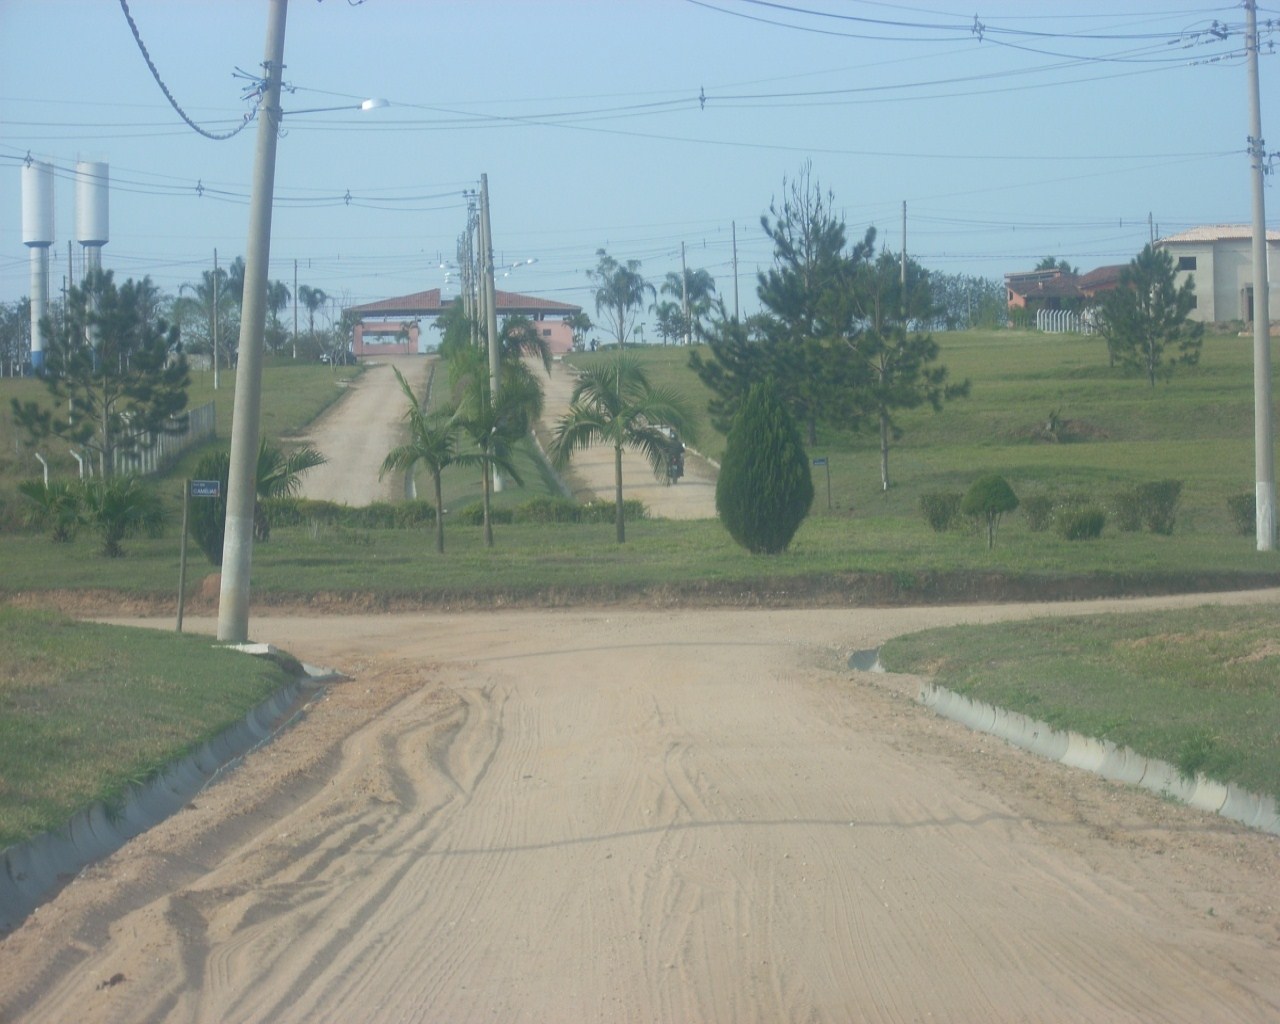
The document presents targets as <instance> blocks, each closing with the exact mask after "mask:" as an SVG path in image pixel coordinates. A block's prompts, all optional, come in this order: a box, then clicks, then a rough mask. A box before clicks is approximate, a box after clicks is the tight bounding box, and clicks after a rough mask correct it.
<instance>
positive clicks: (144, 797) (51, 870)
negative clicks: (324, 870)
mask: <svg viewBox="0 0 1280 1024" xmlns="http://www.w3.org/2000/svg"><path fill="white" fill-rule="evenodd" d="M268 650H270V649H269V648H262V647H258V646H254V647H253V648H252V650H251V653H266V651H268ZM303 669H304V670H305V671H306V673H307V674H306V675H305V676H304V677H302V678H300V679H296V680H294V681H293V682H292V683H289V684H287V685H286V686H282V687H280V689H278V690H276V692H275V693H273V694H272V695H271V696H270V697H268V698H267V699H266V700H264V701H263V702H262V703H261V704H259V705H258V706H257V707H254V708H252V709H251V710H250V711H249V713H248V714H246V715H245V717H244V718H243V719H241V720H240V721H238V722H236V723H235V724H234V725H232V726H231V727H230V728H228V729H226V730H224V731H223V732H222V733H220V734H219V735H217V736H215V737H214V738H213V739H211V740H209V741H208V742H206V743H203V744H201V745H200V747H199V748H198V749H196V750H195V751H193V752H192V753H190V754H188V755H187V756H185V757H183V758H180V759H179V760H178V761H175V762H174V763H173V764H171V765H168V766H167V767H165V768H164V769H162V770H161V771H160V772H159V774H157V775H155V776H154V777H152V778H151V779H150V780H148V781H147V782H146V783H144V784H142V785H139V786H134V787H132V788H131V789H130V791H129V792H128V793H127V794H126V795H125V797H124V803H123V806H122V807H121V808H120V810H119V811H118V812H116V813H114V814H113V813H111V812H109V811H108V809H107V808H106V807H105V806H104V805H103V804H101V803H95V804H93V805H92V806H91V807H87V808H85V809H84V810H81V811H77V812H76V813H75V814H74V815H72V817H71V820H70V821H69V822H67V824H66V825H64V826H62V827H61V828H59V829H55V830H54V831H52V832H45V833H43V834H42V835H38V836H35V837H34V838H32V839H30V840H28V841H27V842H25V843H18V844H16V845H14V846H11V847H9V848H8V849H6V850H4V851H0V932H2V931H10V930H12V929H13V928H16V927H17V926H18V925H19V924H21V923H22V920H23V919H24V918H25V917H26V916H27V915H28V914H30V913H31V911H33V910H34V909H35V908H36V907H37V906H39V905H40V904H41V903H42V902H44V901H45V900H46V899H47V898H49V897H50V896H52V895H53V894H54V893H56V892H57V891H58V890H59V889H61V888H62V886H63V885H64V884H65V883H67V882H69V881H70V880H71V879H72V878H74V877H75V876H76V875H77V874H78V873H79V872H80V871H81V870H82V869H83V868H84V867H85V866H86V865H88V864H91V863H93V862H94V861H96V860H100V859H101V858H103V857H106V856H108V855H109V854H112V853H114V852H115V851H116V850H118V849H120V847H122V846H124V844H125V843H126V842H128V841H129V840H130V839H132V838H133V837H134V836H137V835H140V834H141V833H143V832H145V831H146V830H147V829H149V828H151V827H152V826H154V825H158V824H159V823H160V822H162V821H163V820H164V819H165V818H167V817H169V815H171V814H173V813H174V812H175V811H177V810H179V809H181V808H182V807H185V806H186V805H187V803H189V802H190V800H191V798H192V797H193V796H195V795H196V794H197V793H199V792H200V790H202V789H203V788H204V787H205V786H207V785H209V784H210V783H212V782H213V781H215V780H216V779H217V778H218V776H220V775H221V774H222V773H223V772H224V771H226V769H227V768H228V767H229V766H231V765H232V764H234V763H235V762H237V761H239V760H240V758H242V757H243V756H244V755H245V754H247V753H249V752H250V751H251V750H254V749H255V748H257V747H259V746H261V745H263V744H264V743H267V742H269V741H270V740H271V739H272V738H273V737H274V736H275V734H276V733H278V732H280V731H281V730H282V729H284V728H285V727H287V726H288V725H290V724H291V723H292V722H293V721H294V719H295V718H297V716H298V715H299V714H300V713H301V711H300V709H299V703H300V702H301V701H302V700H303V698H304V697H305V696H306V695H307V694H308V693H309V692H310V691H311V690H312V689H314V688H315V687H316V686H317V685H319V684H320V683H323V682H326V681H329V680H333V679H337V678H341V677H340V676H339V675H338V674H337V673H335V672H333V671H332V670H330V669H323V668H318V667H316V666H313V665H305V664H304V665H303Z"/></svg>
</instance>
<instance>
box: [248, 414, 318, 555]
mask: <svg viewBox="0 0 1280 1024" xmlns="http://www.w3.org/2000/svg"><path fill="white" fill-rule="evenodd" d="M327 461H328V460H327V459H326V458H325V457H324V456H323V455H322V454H320V452H319V450H318V449H316V448H313V447H312V446H311V445H309V444H308V445H303V446H302V447H301V448H295V449H294V450H293V451H291V452H289V453H288V454H286V453H285V452H284V451H283V450H282V449H280V448H277V447H275V446H274V445H270V444H267V442H266V440H265V439H264V440H263V441H262V442H261V444H259V446H258V471H257V477H256V495H255V497H254V502H253V538H254V540H257V541H264V542H265V541H267V540H269V539H270V538H271V517H270V515H269V514H268V513H267V510H266V507H265V505H264V501H265V499H267V498H283V497H288V496H290V495H294V494H297V493H298V490H299V488H301V487H302V474H303V473H305V472H306V471H307V470H308V469H311V468H313V467H315V466H321V465H324V463H325V462H327Z"/></svg>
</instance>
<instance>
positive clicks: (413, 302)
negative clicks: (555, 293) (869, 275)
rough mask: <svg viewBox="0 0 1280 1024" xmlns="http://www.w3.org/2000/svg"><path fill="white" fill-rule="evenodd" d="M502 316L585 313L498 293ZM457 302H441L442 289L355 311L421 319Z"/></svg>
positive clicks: (546, 301)
mask: <svg viewBox="0 0 1280 1024" xmlns="http://www.w3.org/2000/svg"><path fill="white" fill-rule="evenodd" d="M494 298H495V299H496V302H497V306H498V312H499V313H521V314H526V315H533V314H537V313H553V314H557V315H561V316H569V315H571V314H573V313H581V312H582V307H581V306H574V305H572V304H570V303H568V302H555V301H553V300H551V299H540V298H537V297H536V296H533V295H520V294H518V293H516V292H503V291H499V292H495V293H494ZM456 301H457V299H452V298H450V299H443V300H442V299H441V298H440V289H439V288H431V289H429V290H428V291H425V292H413V293H412V294H410V295H398V296H396V297H395V298H392V299H379V300H378V301H377V302H366V303H365V304H364V305H363V306H353V307H352V309H353V310H354V311H355V312H356V313H359V314H360V315H361V316H371V317H373V316H386V317H418V316H439V315H440V314H441V313H442V312H443V311H444V310H445V309H446V308H448V307H449V306H451V305H453V303H455V302H456Z"/></svg>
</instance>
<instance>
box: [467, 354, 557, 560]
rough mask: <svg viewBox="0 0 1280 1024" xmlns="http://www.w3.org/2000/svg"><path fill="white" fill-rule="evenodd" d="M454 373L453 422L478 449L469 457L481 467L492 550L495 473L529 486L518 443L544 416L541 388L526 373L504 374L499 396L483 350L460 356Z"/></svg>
mask: <svg viewBox="0 0 1280 1024" xmlns="http://www.w3.org/2000/svg"><path fill="white" fill-rule="evenodd" d="M522 368H523V366H522ZM452 372H453V374H454V379H455V382H456V384H457V385H458V387H459V393H460V401H459V403H458V411H457V412H456V413H455V414H454V417H453V419H454V422H455V423H456V424H457V425H458V427H459V428H460V429H461V430H462V432H463V433H464V434H466V435H467V437H468V438H470V440H471V443H472V445H473V446H474V448H475V451H474V452H470V453H466V457H467V459H466V460H467V462H468V464H470V465H477V466H479V467H480V468H481V474H482V480H481V484H482V488H483V490H482V495H483V508H484V543H485V547H493V521H492V516H491V514H490V505H491V492H492V478H493V474H494V472H495V471H497V472H500V473H502V474H503V475H504V476H507V477H510V478H511V480H512V481H514V482H515V483H516V484H518V485H520V486H523V485H524V481H523V480H521V479H520V474H519V472H518V471H517V470H516V468H515V465H514V464H513V462H512V458H513V456H514V454H515V452H514V448H515V444H516V442H517V441H519V440H520V439H521V438H522V437H524V436H525V435H526V434H527V433H528V432H529V429H530V427H531V426H532V424H533V421H534V420H536V419H537V418H538V416H539V415H541V412H542V385H541V384H539V382H538V380H537V378H535V377H534V376H533V375H532V374H530V373H527V372H526V373H504V374H503V377H502V381H501V383H500V384H499V385H498V393H497V394H496V395H494V394H493V393H492V391H491V388H490V384H489V368H488V363H487V361H486V360H485V357H484V353H483V352H482V351H481V350H479V349H468V350H467V351H466V352H465V353H460V354H459V356H458V357H457V359H456V360H455V361H454V365H453V367H452ZM455 461H462V460H461V459H458V460H455Z"/></svg>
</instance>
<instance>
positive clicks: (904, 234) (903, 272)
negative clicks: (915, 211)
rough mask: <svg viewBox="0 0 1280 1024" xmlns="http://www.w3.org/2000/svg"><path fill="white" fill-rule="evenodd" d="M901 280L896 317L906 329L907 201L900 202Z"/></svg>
mask: <svg viewBox="0 0 1280 1024" xmlns="http://www.w3.org/2000/svg"><path fill="white" fill-rule="evenodd" d="M899 274H900V275H901V278H902V280H901V281H900V282H899V283H900V284H901V286H902V301H901V302H899V303H898V315H899V316H901V317H902V329H903V330H904V331H905V330H906V329H907V201H906V200H905V199H904V200H902V266H901V268H900V270H899Z"/></svg>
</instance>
